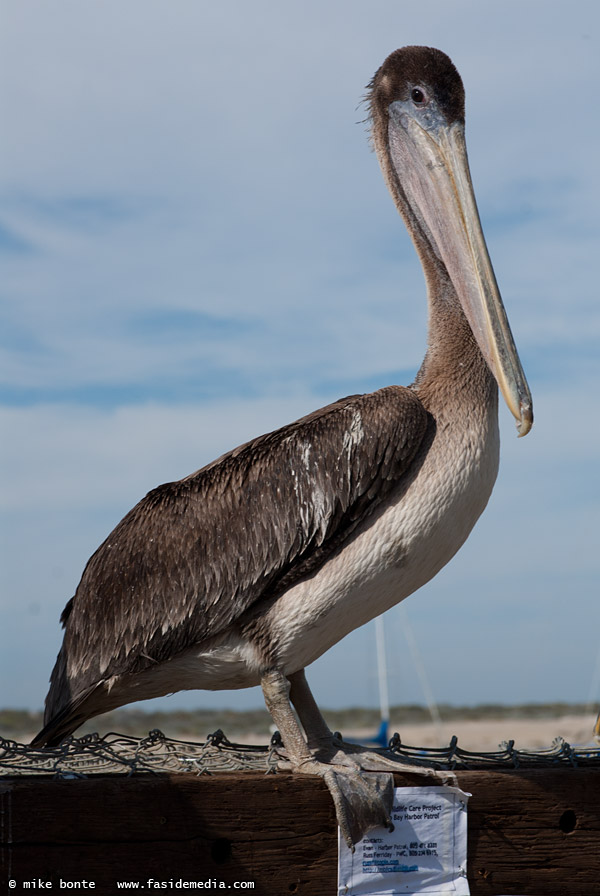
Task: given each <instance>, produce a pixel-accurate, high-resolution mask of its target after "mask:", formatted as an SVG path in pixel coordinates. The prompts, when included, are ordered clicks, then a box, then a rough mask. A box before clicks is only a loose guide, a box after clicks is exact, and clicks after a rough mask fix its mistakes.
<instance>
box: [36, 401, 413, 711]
mask: <svg viewBox="0 0 600 896" xmlns="http://www.w3.org/2000/svg"><path fill="white" fill-rule="evenodd" d="M427 420H428V415H427V412H426V411H425V410H424V408H423V406H422V405H421V403H420V401H419V399H418V398H417V397H416V395H415V393H414V392H412V391H411V390H410V389H405V388H403V387H401V386H391V387H388V388H386V389H382V390H380V391H378V392H375V393H372V394H370V395H358V396H351V397H349V398H346V399H342V400H340V401H337V402H335V404H332V405H329V406H328V407H325V408H323V409H322V410H320V411H316V412H315V413H313V414H310V415H309V416H308V417H304V418H303V419H301V420H298V421H297V422H296V423H292V424H290V425H289V426H285V427H283V428H282V429H279V430H277V431H275V432H272V433H268V434H267V435H264V436H260V437H259V438H257V439H254V440H253V441H251V442H248V443H247V444H245V445H242V446H240V447H239V448H236V449H235V450H234V451H231V452H229V453H228V454H225V455H223V457H221V458H219V459H218V460H217V461H215V462H214V463H212V464H210V465H208V466H207V467H204V468H203V469H201V470H199V471H198V472H196V473H193V474H192V475H191V476H188V477H186V478H185V479H182V480H181V481H179V482H170V483H167V484H165V485H161V486H159V487H158V488H156V489H154V490H153V491H151V492H150V493H149V494H148V495H146V497H145V498H144V499H143V500H142V501H140V502H139V504H137V505H136V506H135V507H134V508H133V510H131V511H130V513H128V514H127V516H126V517H125V518H124V519H123V520H122V521H121V522H120V523H119V525H118V526H117V527H116V528H115V529H114V531H113V532H112V533H111V534H110V535H109V537H108V538H107V539H106V541H105V542H104V543H103V544H102V545H101V546H100V547H99V548H98V550H97V551H96V553H95V554H94V555H93V556H92V557H91V559H90V560H89V562H88V564H87V566H86V568H85V571H84V573H83V576H82V579H81V582H80V584H79V587H78V588H77V592H76V594H75V597H74V598H73V599H72V600H71V601H70V602H69V604H67V607H66V608H65V611H64V613H63V616H62V621H63V622H64V624H65V628H66V631H65V638H64V644H63V647H62V651H61V654H60V655H59V658H58V661H57V665H56V668H55V670H54V672H53V676H52V688H51V694H52V690H53V689H55V691H56V690H57V689H58V690H60V689H62V687H63V686H64V684H65V679H66V680H67V681H68V682H69V685H70V686H69V690H70V692H71V695H73V694H74V692H75V693H77V692H79V693H81V692H82V691H83V690H85V689H86V688H88V687H90V686H92V685H93V684H95V683H96V682H98V681H99V680H102V679H106V678H109V677H110V676H113V675H118V674H122V673H124V672H134V671H137V670H141V669H143V668H145V667H147V666H149V665H152V664H154V663H160V662H162V661H164V660H166V659H168V658H169V657H172V656H173V655H175V654H176V653H178V652H179V651H181V650H184V649H185V648H187V647H191V646H192V645H194V644H197V643H199V642H202V641H204V640H205V639H206V638H208V637H211V636H213V635H215V634H218V633H219V632H222V631H223V630H225V629H226V628H227V627H228V626H229V625H231V623H232V622H234V621H235V620H237V619H239V618H240V616H241V615H242V614H243V613H244V612H246V611H247V610H249V609H250V608H252V607H253V605H255V604H256V603H257V602H258V601H261V600H264V599H266V598H270V599H273V598H275V597H276V596H277V594H279V593H281V592H282V591H283V590H285V589H286V588H287V587H289V585H290V584H291V583H292V582H293V581H295V580H297V579H298V578H300V577H301V576H302V575H305V574H307V573H309V572H314V571H315V570H316V569H318V568H319V567H320V566H321V565H322V564H323V563H324V562H325V560H326V559H327V557H328V556H329V555H330V553H331V552H332V551H334V550H335V549H337V548H338V547H339V546H340V545H341V544H342V543H343V542H344V540H345V539H347V538H348V536H349V535H350V534H351V533H352V532H353V530H354V529H355V528H356V526H357V525H358V523H359V522H360V521H361V520H362V519H364V517H365V516H366V515H367V514H368V513H370V512H371V511H372V510H373V509H374V508H375V507H377V506H378V505H379V503H380V502H381V501H382V500H383V499H384V498H385V497H386V496H387V495H388V494H389V493H390V491H391V490H392V489H393V488H394V487H395V486H396V484H397V483H398V481H399V480H400V478H401V477H402V475H403V474H404V472H405V471H406V470H407V468H408V467H409V466H410V463H411V461H412V459H413V458H414V456H415V454H416V453H417V451H418V449H419V446H420V445H421V443H422V441H423V437H424V434H425V431H426V428H427ZM58 679H62V684H61V683H60V682H59V680H58ZM75 682H76V684H75ZM48 702H49V704H50V705H54V706H56V702H55V700H54V699H52V698H51V695H49V701H48ZM57 702H58V703H61V702H62V701H61V700H58V701H57Z"/></svg>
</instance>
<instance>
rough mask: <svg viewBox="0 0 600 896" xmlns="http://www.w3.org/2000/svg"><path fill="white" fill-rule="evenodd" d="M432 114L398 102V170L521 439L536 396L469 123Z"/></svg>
mask: <svg viewBox="0 0 600 896" xmlns="http://www.w3.org/2000/svg"><path fill="white" fill-rule="evenodd" d="M432 111H433V114H432V115H431V116H430V117H429V119H428V120H427V121H426V122H425V126H423V125H422V123H420V122H418V121H417V120H415V117H414V116H413V115H411V114H409V113H408V112H407V104H405V103H403V102H397V103H392V104H391V106H390V120H389V140H390V154H391V157H392V161H393V164H394V165H395V166H396V165H402V170H401V171H398V173H399V175H401V183H402V189H403V190H404V193H405V195H406V198H407V201H408V202H409V204H410V206H411V208H412V210H413V213H414V214H415V216H416V218H417V220H418V221H419V222H420V224H421V227H422V228H423V230H424V232H425V233H426V235H428V237H429V239H430V240H431V244H432V248H433V250H434V251H435V252H436V254H437V255H438V257H439V258H440V259H441V260H442V261H443V263H444V265H445V267H446V269H447V270H448V273H449V275H450V278H451V280H452V283H453V285H454V288H455V290H456V292H457V294H458V298H459V301H460V303H461V306H462V308H463V311H464V313H465V316H466V318H467V320H468V322H469V325H470V327H471V330H472V331H473V335H474V336H475V339H476V340H477V344H478V345H479V348H480V349H481V352H482V354H483V356H484V358H485V360H486V361H487V363H488V365H489V368H490V370H491V371H492V373H493V375H494V377H495V378H496V382H497V383H498V386H499V388H500V391H501V392H502V395H503V396H504V400H505V401H506V404H507V405H508V407H509V409H510V411H511V413H512V414H513V416H514V417H515V419H516V421H517V430H518V432H519V436H524V435H526V434H527V433H528V432H529V430H530V429H531V426H532V423H533V406H532V400H531V393H530V391H529V386H528V385H527V380H526V379H525V374H524V372H523V368H522V367H521V362H520V360H519V356H518V354H517V349H516V346H515V343H514V339H513V336H512V333H511V330H510V325H509V323H508V317H507V316H506V311H505V309H504V305H503V303H502V299H501V297H500V292H499V290H498V284H497V283H496V277H495V275H494V270H493V268H492V263H491V261H490V257H489V254H488V251H487V247H486V244H485V239H484V236H483V232H482V229H481V222H480V220H479V213H478V211H477V203H476V202H475V194H474V192H473V184H472V182H471V174H470V172H469V162H468V159H467V149H466V144H465V136H464V128H463V126H462V124H460V123H458V122H455V123H453V124H452V125H450V126H448V124H447V123H446V121H445V120H443V119H442V117H441V116H439V115H436V114H435V110H432ZM423 225H425V226H424V227H423Z"/></svg>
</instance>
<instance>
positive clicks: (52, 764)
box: [0, 729, 600, 778]
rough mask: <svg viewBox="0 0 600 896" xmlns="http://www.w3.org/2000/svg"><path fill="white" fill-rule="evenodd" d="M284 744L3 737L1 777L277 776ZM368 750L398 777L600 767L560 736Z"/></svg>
mask: <svg viewBox="0 0 600 896" xmlns="http://www.w3.org/2000/svg"><path fill="white" fill-rule="evenodd" d="M282 747H283V745H282V742H281V738H280V737H279V734H278V733H277V732H276V733H275V734H274V735H273V737H272V739H271V743H270V744H269V745H268V746H252V745H247V744H236V743H232V742H231V741H230V740H228V739H227V737H226V736H225V735H224V733H223V732H222V731H221V730H220V729H219V730H218V731H215V732H214V734H211V735H209V736H208V737H207V739H206V741H205V742H204V743H194V742H190V741H183V740H175V739H173V738H169V737H166V736H165V735H164V734H163V733H162V731H160V730H158V729H154V730H153V731H150V733H149V734H148V736H147V737H144V738H137V737H131V736H129V735H124V734H118V733H115V732H111V733H109V734H106V735H104V736H102V737H101V736H100V735H98V734H87V735H85V736H83V737H69V738H67V739H66V740H65V741H63V743H62V744H60V746H58V747H55V748H52V749H47V748H45V749H37V748H34V747H31V746H29V745H27V744H20V743H17V742H16V741H12V740H6V739H4V738H2V737H0V776H5V777H8V776H23V775H51V776H54V777H61V778H79V777H81V778H85V777H88V776H89V775H98V774H124V775H133V774H138V773H155V774H161V773H162V774H164V773H177V772H192V773H195V774H198V775H201V774H214V773H217V772H240V771H243V770H244V769H251V770H258V771H263V772H265V773H274V772H276V771H277V768H278V764H279V762H280V760H281V758H282V755H281V750H282ZM369 752H371V753H373V754H374V755H377V754H379V755H381V756H383V757H387V758H393V759H396V760H398V771H399V772H401V771H402V762H406V763H407V764H410V765H412V766H415V765H421V766H424V767H429V768H433V769H440V770H444V769H446V770H450V771H452V770H455V771H460V770H475V769H494V768H535V767H547V766H566V767H589V766H597V767H599V768H600V746H595V745H585V746H571V745H570V744H568V743H567V742H566V741H565V740H563V739H562V738H560V737H557V738H556V739H555V740H554V741H553V742H552V745H551V746H550V747H549V748H548V749H544V750H535V751H534V750H518V749H516V748H515V745H514V741H512V740H509V741H506V742H503V743H501V744H500V746H499V748H498V750H496V751H492V752H474V751H470V750H463V749H462V748H461V747H459V745H458V739H457V738H456V737H453V738H452V739H451V740H450V743H449V744H448V745H447V746H445V747H413V746H409V745H407V744H403V743H402V741H401V740H400V737H399V735H398V734H394V736H393V737H392V738H391V739H390V741H389V745H388V747H387V748H386V749H384V748H379V749H371V750H370V751H369Z"/></svg>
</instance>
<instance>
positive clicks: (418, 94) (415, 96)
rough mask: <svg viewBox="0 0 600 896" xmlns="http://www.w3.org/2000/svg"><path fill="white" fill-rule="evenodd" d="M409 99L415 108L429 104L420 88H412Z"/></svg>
mask: <svg viewBox="0 0 600 896" xmlns="http://www.w3.org/2000/svg"><path fill="white" fill-rule="evenodd" d="M410 98H411V100H412V101H413V103H414V104H415V106H426V105H427V103H428V102H429V97H428V96H427V94H426V93H425V91H424V90H423V89H422V88H421V87H413V89H412V90H411V92H410Z"/></svg>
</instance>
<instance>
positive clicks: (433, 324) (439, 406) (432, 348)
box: [413, 253, 498, 417]
mask: <svg viewBox="0 0 600 896" xmlns="http://www.w3.org/2000/svg"><path fill="white" fill-rule="evenodd" d="M419 254H421V255H422V253H419ZM422 260H423V259H422ZM428 261H429V263H428V264H427V263H426V264H424V269H425V274H426V280H427V293H428V304H429V321H428V333H427V353H426V355H425V358H424V359H423V363H422V364H421V367H420V369H419V372H418V374H417V376H416V379H415V382H414V384H413V388H414V389H415V391H416V392H417V393H418V395H419V397H420V398H421V401H422V402H423V404H424V405H425V407H426V408H427V409H428V410H429V411H431V413H433V414H434V416H436V417H437V416H438V415H439V414H440V413H441V414H442V415H443V416H447V415H448V414H452V413H454V414H456V415H457V416H459V417H462V416H464V415H469V414H470V413H472V412H473V413H477V414H478V415H479V414H481V413H482V414H483V415H484V416H486V417H487V416H488V415H489V414H490V413H491V414H493V415H495V416H496V417H497V407H498V388H497V385H496V381H495V379H494V377H493V376H492V373H491V372H490V369H489V367H488V365H487V363H486V361H485V359H484V357H483V355H482V354H481V351H480V349H479V346H478V345H477V343H476V341H475V338H474V336H473V333H472V331H471V328H470V326H469V324H468V322H467V319H466V317H465V315H464V313H463V310H462V308H461V305H460V302H459V300H458V296H457V295H456V291H455V289H454V287H453V285H452V282H451V280H450V277H449V275H448V273H447V271H446V269H445V268H444V267H443V266H442V265H441V264H439V263H435V262H433V260H432V259H431V258H430V259H429V260H428Z"/></svg>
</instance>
